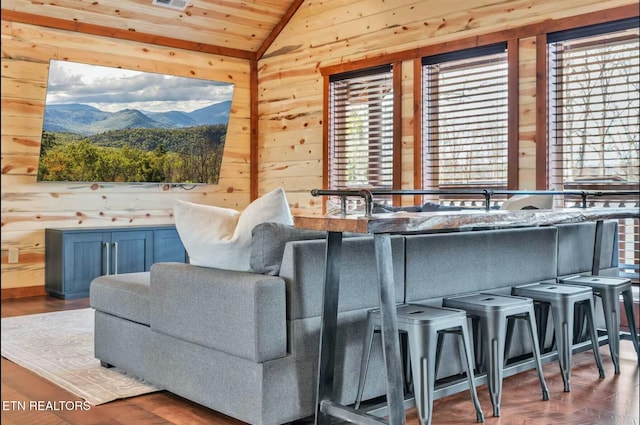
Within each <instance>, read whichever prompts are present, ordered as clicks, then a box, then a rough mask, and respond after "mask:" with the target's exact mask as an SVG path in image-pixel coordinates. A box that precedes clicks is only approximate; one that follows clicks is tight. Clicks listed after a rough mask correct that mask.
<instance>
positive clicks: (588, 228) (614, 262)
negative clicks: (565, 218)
mask: <svg viewBox="0 0 640 425" xmlns="http://www.w3.org/2000/svg"><path fill="white" fill-rule="evenodd" d="M556 227H557V228H558V276H567V275H571V274H581V273H587V274H591V267H592V265H593V249H594V246H595V238H596V223H593V222H589V223H572V224H559V225H557V226H556ZM617 241H618V222H617V221H615V220H607V221H605V222H604V224H603V236H602V251H601V252H600V269H608V268H617V267H618V250H617V249H616V248H617V245H618V243H617ZM614 247H616V248H614Z"/></svg>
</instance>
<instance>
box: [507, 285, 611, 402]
mask: <svg viewBox="0 0 640 425" xmlns="http://www.w3.org/2000/svg"><path fill="white" fill-rule="evenodd" d="M511 293H512V294H513V295H518V296H521V297H527V298H531V299H532V300H533V301H534V302H535V303H543V304H547V305H549V306H550V307H551V314H552V317H553V326H554V330H555V338H556V341H557V350H558V363H559V364H560V372H561V373H562V380H563V382H564V390H565V392H569V391H571V381H570V377H571V355H572V353H573V318H574V313H575V307H576V305H580V304H584V305H585V306H586V307H587V308H586V319H587V324H588V328H589V335H590V337H591V346H592V348H593V355H594V357H595V359H596V364H597V365H598V371H599V373H600V378H604V369H603V368H602V357H600V351H599V347H600V346H599V344H598V335H597V331H596V328H595V321H594V309H593V295H592V292H591V288H589V287H587V286H577V285H563V284H557V283H534V284H529V285H521V286H516V287H514V288H512V289H511ZM540 312H541V314H545V313H546V314H547V315H548V311H547V309H540ZM545 323H546V321H545ZM512 330H513V325H512V322H510V323H509V327H508V329H507V340H509V339H510V335H511V332H512ZM538 330H539V331H540V329H538ZM539 340H540V342H541V343H542V342H543V341H544V338H539ZM508 344H509V343H508V342H507V346H508Z"/></svg>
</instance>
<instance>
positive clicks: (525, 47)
mask: <svg viewBox="0 0 640 425" xmlns="http://www.w3.org/2000/svg"><path fill="white" fill-rule="evenodd" d="M628 5H635V7H636V9H637V1H636V0H631V1H629V0H563V1H543V0H527V1H523V0H503V1H498V0H465V1H416V0H397V1H372V0H360V1H357V0H356V1H338V0H334V1H324V2H305V3H303V5H302V7H300V9H299V10H298V12H297V13H296V15H295V16H294V17H293V19H292V20H291V21H290V22H289V24H288V25H287V26H286V27H285V29H284V30H283V31H282V33H281V34H280V36H279V37H278V38H277V39H276V40H275V42H274V43H273V44H272V46H271V48H270V49H268V50H267V52H266V54H265V56H264V58H263V59H262V60H260V61H259V63H258V68H259V81H258V87H259V100H260V104H259V111H260V120H259V127H258V134H259V150H258V152H259V164H258V169H259V173H258V187H259V188H260V191H261V192H263V191H266V190H268V189H270V188H271V187H272V186H275V185H281V186H283V187H284V188H285V190H286V191H287V194H288V195H287V196H288V199H289V201H290V202H291V203H292V204H293V205H294V207H295V210H294V212H301V211H305V212H306V213H309V212H314V213H316V212H317V213H320V212H321V208H320V205H321V202H322V201H321V199H320V198H313V197H312V196H311V195H310V194H309V190H310V189H312V188H316V187H322V169H323V168H322V137H323V126H322V113H323V111H322V101H323V90H322V84H323V78H322V76H321V70H322V69H323V68H325V67H332V68H336V69H342V70H350V68H352V67H353V65H351V63H352V62H356V63H358V65H359V66H361V67H362V66H364V65H366V64H369V66H371V65H374V64H379V63H381V61H385V60H386V61H387V63H389V62H395V61H397V60H401V61H402V62H401V63H402V90H403V92H402V135H401V139H402V146H403V151H402V167H403V169H402V187H403V188H405V189H413V188H415V187H416V186H415V181H414V176H415V177H416V178H419V169H416V168H417V167H416V166H415V165H414V160H413V159H414V158H413V151H414V146H415V145H414V142H419V140H420V135H419V134H418V133H419V130H420V126H419V123H415V122H414V119H419V117H414V110H415V108H416V105H415V101H414V98H415V97H416V96H414V93H413V90H414V82H415V81H416V79H418V80H419V78H420V75H419V73H416V72H415V71H414V69H419V67H416V68H414V66H413V65H412V62H413V60H412V59H407V57H408V56H410V55H411V53H412V51H413V52H416V51H417V50H418V49H426V48H428V49H429V50H430V51H431V52H434V53H435V52H437V50H438V49H439V48H440V47H439V46H442V48H449V46H451V45H452V44H455V43H457V42H459V41H460V40H463V39H466V40H469V39H472V40H473V38H476V37H477V38H480V37H482V36H486V35H487V34H491V38H492V39H493V40H494V41H496V42H497V41H508V40H507V39H506V38H504V39H503V40H499V38H500V34H501V33H504V34H506V35H505V37H507V36H509V37H513V35H514V34H518V29H519V28H526V30H524V31H522V32H523V33H531V32H532V31H534V32H535V31H536V27H537V26H539V27H540V29H542V28H543V27H544V26H545V25H546V24H548V22H549V21H552V20H562V19H566V18H570V17H573V16H579V15H584V14H591V13H594V12H600V11H605V10H611V9H615V8H618V7H621V6H628ZM636 13H637V12H636ZM580 24H581V22H576V25H580ZM535 44H536V37H535V33H534V34H528V35H527V36H519V37H518V39H517V43H516V45H518V46H519V66H518V70H519V84H518V86H519V107H518V108H517V109H518V110H519V117H518V118H519V120H518V126H519V127H518V128H519V137H518V138H519V146H518V157H519V163H518V173H517V175H518V186H519V187H518V188H519V189H523V190H524V189H535V188H536V156H535V155H536V144H535V135H536V45H535ZM414 56H415V53H414ZM399 57H400V59H399ZM417 163H418V164H417V165H419V161H417ZM408 198H409V197H405V198H404V199H403V200H402V201H403V203H413V202H414V200H413V199H408Z"/></svg>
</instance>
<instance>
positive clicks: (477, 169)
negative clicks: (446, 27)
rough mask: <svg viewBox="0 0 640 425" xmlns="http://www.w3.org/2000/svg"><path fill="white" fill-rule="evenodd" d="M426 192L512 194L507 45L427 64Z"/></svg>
mask: <svg viewBox="0 0 640 425" xmlns="http://www.w3.org/2000/svg"><path fill="white" fill-rule="evenodd" d="M422 70H423V75H422V79H423V117H422V124H423V126H422V132H423V134H422V143H423V187H424V188H425V189H441V190H446V189H449V188H452V189H464V188H506V187H507V141H508V114H507V107H508V102H507V100H508V92H507V83H508V81H507V78H508V65H507V51H506V45H505V44H500V45H494V46H488V47H483V48H478V49H471V50H466V51H462V52H454V53H450V54H446V55H439V56H437V57H431V58H425V59H423V67H422Z"/></svg>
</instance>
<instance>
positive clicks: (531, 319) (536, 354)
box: [527, 307, 549, 400]
mask: <svg viewBox="0 0 640 425" xmlns="http://www.w3.org/2000/svg"><path fill="white" fill-rule="evenodd" d="M527 315H528V320H527V323H528V325H529V326H528V328H529V334H530V335H531V345H532V348H533V358H534V360H535V362H536V370H537V371H538V379H539V380H540V387H541V388H542V399H543V400H549V389H548V388H547V382H546V381H545V380H544V375H543V374H542V362H541V361H540V343H539V341H538V330H537V329H536V322H535V315H534V312H533V307H530V308H529V309H528V312H527Z"/></svg>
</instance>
